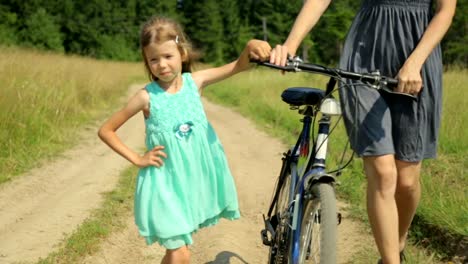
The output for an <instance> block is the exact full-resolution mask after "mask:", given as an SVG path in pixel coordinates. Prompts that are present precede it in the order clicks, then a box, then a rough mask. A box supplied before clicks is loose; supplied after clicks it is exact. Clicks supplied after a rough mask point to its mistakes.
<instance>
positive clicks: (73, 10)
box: [0, 0, 468, 66]
mask: <svg viewBox="0 0 468 264" xmlns="http://www.w3.org/2000/svg"><path fill="white" fill-rule="evenodd" d="M302 3H303V1H300V0H295V1H294V0H293V1H285V0H242V1H239V0H237V1H236V0H158V1H154V0H128V1H127V0H114V1H109V0H90V1H75V0H62V1H56V0H29V1H23V0H3V1H1V3H0V18H1V19H0V44H3V45H26V46H35V47H38V48H42V49H49V50H55V51H64V52H66V53H73V54H80V55H86V56H92V57H96V58H102V59H115V60H131V61H134V60H139V59H140V56H139V54H140V52H139V43H138V42H139V41H138V32H139V29H140V27H141V25H142V24H143V23H144V22H145V21H146V20H147V19H148V18H149V17H151V16H153V15H164V16H168V17H172V18H174V19H176V20H178V21H179V22H180V23H181V24H182V25H183V26H184V28H185V30H186V32H187V33H188V36H189V38H190V39H191V40H192V41H193V42H194V44H195V47H197V48H198V49H199V50H200V51H202V53H203V56H202V61H204V62H208V63H212V64H220V63H224V62H228V61H232V60H234V59H236V58H237V57H238V56H239V54H240V52H241V51H242V49H243V48H244V46H245V43H246V42H247V41H248V40H249V39H251V38H257V39H266V40H268V42H269V43H270V45H272V46H274V45H276V44H281V43H283V42H284V41H285V39H286V37H287V35H288V34H289V31H290V30H291V27H292V24H293V22H294V19H295V18H296V16H297V13H298V12H299V10H300V8H301V6H302ZM359 5H360V1H355V0H340V1H332V3H331V5H330V7H329V8H328V10H327V11H326V12H325V14H324V16H323V17H322V18H321V20H320V21H319V23H318V24H317V25H316V26H315V28H314V30H313V33H312V34H309V35H308V36H307V37H306V38H305V39H304V41H303V43H302V47H301V48H300V49H299V50H298V55H300V56H302V57H304V58H305V59H308V60H309V61H312V62H316V63H323V64H328V65H330V64H336V62H337V61H338V58H339V56H340V53H341V49H342V45H343V40H344V38H345V36H346V32H347V30H348V28H349V26H350V25H351V21H352V19H353V17H354V15H355V12H356V10H357V9H358V8H359ZM467 6H468V0H458V3H457V14H456V16H455V18H454V21H453V25H452V27H451V29H450V30H449V32H448V33H447V35H446V37H445V38H444V40H443V42H442V48H443V55H444V60H445V63H446V64H460V65H462V66H466V65H467V63H468V62H467V60H468V55H467V54H468V52H467V49H466V44H467V43H468V39H467V34H466V29H467V18H466V16H465V15H464V14H466V13H467Z"/></svg>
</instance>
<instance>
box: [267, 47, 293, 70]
mask: <svg viewBox="0 0 468 264" xmlns="http://www.w3.org/2000/svg"><path fill="white" fill-rule="evenodd" d="M290 54H291V51H290V50H289V48H288V46H286V45H276V47H275V48H273V49H272V50H271V54H270V63H273V64H275V65H278V66H286V61H287V59H288V57H290Z"/></svg>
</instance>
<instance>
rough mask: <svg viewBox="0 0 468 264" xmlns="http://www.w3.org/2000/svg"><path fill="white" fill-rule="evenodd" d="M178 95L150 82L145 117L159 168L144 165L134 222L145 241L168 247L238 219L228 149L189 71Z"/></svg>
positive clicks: (184, 77)
mask: <svg viewBox="0 0 468 264" xmlns="http://www.w3.org/2000/svg"><path fill="white" fill-rule="evenodd" d="M182 78H183V86H182V88H181V89H180V90H179V91H178V92H177V93H175V94H169V93H167V92H165V91H164V90H163V89H162V88H161V87H159V85H158V84H157V83H156V82H152V83H150V84H148V85H147V86H146V90H147V92H148V94H149V98H150V115H149V117H148V118H147V119H146V120H145V124H146V147H147V148H148V150H150V149H152V148H154V147H155V146H158V145H162V146H164V147H165V149H164V151H165V153H166V154H167V156H168V157H167V159H165V160H164V165H163V166H162V167H160V168H157V167H154V166H149V167H146V168H142V169H140V171H139V173H138V178H137V186H136V192H135V209H134V210H135V223H136V224H137V226H138V229H139V232H140V235H142V236H144V237H145V239H146V243H147V244H148V245H149V244H152V243H154V242H158V243H159V244H161V245H162V246H164V247H165V248H168V249H175V248H179V247H181V246H184V245H190V244H192V233H193V232H195V231H197V230H198V229H199V228H202V227H206V226H210V225H214V224H216V223H217V222H218V221H219V219H220V218H221V217H222V218H227V219H230V220H233V219H237V218H239V216H240V214H239V208H238V202H237V193H236V188H235V184H234V180H233V177H232V175H231V172H230V170H229V167H228V163H227V160H226V156H225V154H224V149H223V147H222V145H221V143H220V141H219V139H218V137H217V136H216V133H215V131H214V130H213V128H212V127H211V125H210V124H209V123H208V120H207V118H206V115H205V111H204V109H203V106H202V103H201V100H200V95H199V93H198V88H197V86H196V85H195V83H194V81H193V79H192V76H191V74H190V73H184V74H182Z"/></svg>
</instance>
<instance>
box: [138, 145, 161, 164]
mask: <svg viewBox="0 0 468 264" xmlns="http://www.w3.org/2000/svg"><path fill="white" fill-rule="evenodd" d="M163 149H164V146H156V147H154V148H153V149H152V150H150V151H148V152H146V153H145V155H143V156H142V157H140V160H139V161H138V163H137V164H135V165H137V166H138V167H140V168H145V167H148V166H155V167H158V168H159V167H161V166H162V165H163V164H164V161H163V159H162V158H167V155H166V153H164V151H163Z"/></svg>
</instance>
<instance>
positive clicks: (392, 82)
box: [386, 78, 398, 88]
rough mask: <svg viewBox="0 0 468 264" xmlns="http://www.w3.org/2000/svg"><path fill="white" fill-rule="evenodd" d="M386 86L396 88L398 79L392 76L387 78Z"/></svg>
mask: <svg viewBox="0 0 468 264" xmlns="http://www.w3.org/2000/svg"><path fill="white" fill-rule="evenodd" d="M386 81H387V86H388V87H390V88H396V87H397V86H398V80H397V79H394V78H387V80H386Z"/></svg>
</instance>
